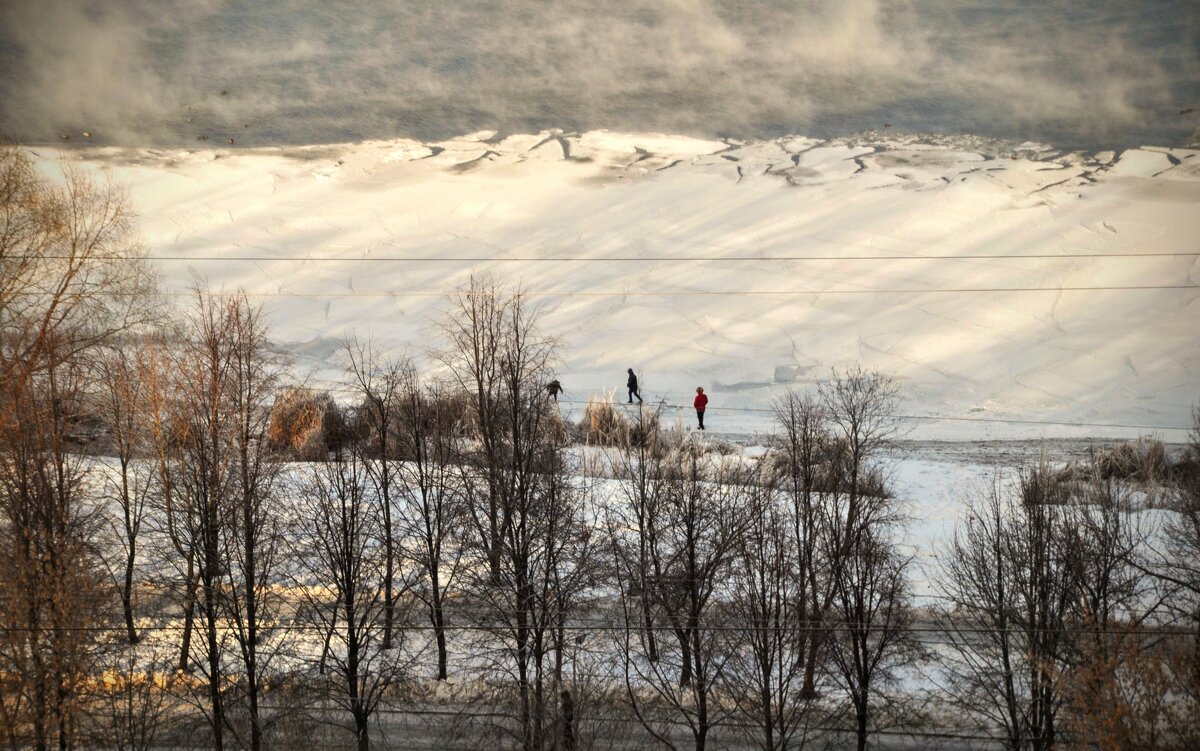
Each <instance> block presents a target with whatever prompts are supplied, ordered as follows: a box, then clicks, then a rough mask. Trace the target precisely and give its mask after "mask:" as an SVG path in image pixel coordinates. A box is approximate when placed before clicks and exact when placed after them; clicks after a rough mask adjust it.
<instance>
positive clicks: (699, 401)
mask: <svg viewBox="0 0 1200 751" xmlns="http://www.w3.org/2000/svg"><path fill="white" fill-rule="evenodd" d="M692 406H694V407H695V408H696V419H697V420H699V421H700V429H701V430H704V409H705V408H706V407H707V406H708V397H707V396H705V395H704V388H703V387H702V386H697V387H696V398H695V400H694V401H692Z"/></svg>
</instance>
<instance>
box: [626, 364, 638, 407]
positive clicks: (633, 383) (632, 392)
mask: <svg viewBox="0 0 1200 751" xmlns="http://www.w3.org/2000/svg"><path fill="white" fill-rule="evenodd" d="M625 385H626V386H628V387H629V403H630V404H633V397H635V396H636V397H637V400H638V404H641V403H642V392H641V391H639V390H638V382H637V376H636V375H634V373H633V368H630V369H629V378H628V379H627V380H626V381H625Z"/></svg>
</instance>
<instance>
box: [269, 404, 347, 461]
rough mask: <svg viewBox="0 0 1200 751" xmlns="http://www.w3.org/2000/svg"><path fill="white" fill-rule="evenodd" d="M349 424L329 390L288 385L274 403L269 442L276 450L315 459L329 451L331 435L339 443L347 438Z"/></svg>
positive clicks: (298, 456) (306, 458)
mask: <svg viewBox="0 0 1200 751" xmlns="http://www.w3.org/2000/svg"><path fill="white" fill-rule="evenodd" d="M346 425H347V421H346V420H345V419H344V417H343V416H342V415H341V412H340V411H339V410H338V407H337V404H335V403H334V401H333V398H332V397H330V396H329V394H328V393H326V392H323V391H314V390H313V389H306V388H288V389H284V390H283V392H282V393H280V395H279V397H278V398H277V399H276V400H275V403H274V404H273V405H272V406H271V420H270V424H269V425H268V427H267V441H268V445H269V446H270V447H271V449H272V450H273V451H280V452H283V453H286V454H290V455H291V456H292V457H293V458H295V459H299V460H302V461H312V460H315V459H321V458H323V457H324V456H325V455H326V454H327V453H328V452H329V450H330V443H331V441H330V438H331V437H333V438H334V441H333V443H335V444H337V443H338V442H340V441H342V440H344V438H345V435H344V434H345V433H346V430H345V428H346ZM331 434H332V436H331Z"/></svg>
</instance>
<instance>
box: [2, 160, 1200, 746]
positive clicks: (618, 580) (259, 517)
mask: <svg viewBox="0 0 1200 751" xmlns="http://www.w3.org/2000/svg"><path fill="white" fill-rule="evenodd" d="M0 202H2V212H3V213H2V215H0V347H2V348H3V358H2V363H3V364H2V366H0V368H2V370H0V740H2V742H3V743H4V744H5V745H6V746H7V747H9V748H13V749H18V748H37V749H49V748H59V749H70V748H83V747H104V748H119V749H150V748H159V747H168V746H179V745H186V744H188V743H194V744H198V745H202V746H203V747H211V748H214V749H224V748H249V749H255V750H256V751H257V749H262V748H278V747H317V746H321V747H325V746H330V747H333V746H346V747H349V746H353V747H355V748H358V749H367V748H369V747H370V746H371V745H372V743H374V744H375V745H380V744H381V743H383V744H385V745H386V744H389V743H390V744H391V745H393V746H397V747H403V745H404V732H405V731H404V729H403V727H398V726H397V723H391V722H389V720H388V717H389V716H390V715H389V714H388V713H389V712H390V711H392V710H395V709H397V708H400V709H403V708H410V709H412V710H413V711H419V710H422V709H429V708H441V709H444V710H445V711H448V712H449V713H450V714H451V715H452V716H454V717H456V718H458V719H459V720H461V721H460V722H455V723H452V725H453V727H451V728H450V729H449V730H446V731H445V732H446V733H448V735H446V736H445V738H444V740H447V742H448V741H449V740H454V739H457V740H462V741H464V742H469V741H470V739H476V742H477V739H479V738H488V739H489V740H490V741H491V742H492V743H493V744H498V745H503V746H509V747H514V748H522V749H529V750H533V749H537V750H539V751H540V750H541V749H582V748H589V747H597V748H599V747H612V746H618V745H622V744H624V745H625V746H627V747H643V746H648V745H656V746H662V747H665V748H672V749H677V748H694V749H697V750H698V751H700V750H702V749H705V748H708V747H710V746H714V745H717V744H721V745H722V746H730V745H737V744H741V745H742V746H743V747H756V748H763V749H787V748H793V749H795V748H817V747H822V748H823V747H825V746H826V745H829V744H830V743H832V742H837V743H847V744H850V743H852V744H854V745H855V746H856V747H857V748H859V749H864V748H867V747H868V746H870V745H872V744H874V743H876V742H877V741H878V739H879V738H880V737H881V735H880V733H881V732H884V731H886V730H887V729H888V728H911V727H915V726H918V725H921V723H924V725H923V726H924V727H931V728H939V727H946V726H947V723H949V721H950V720H949V719H948V718H950V717H951V716H961V717H966V718H969V720H970V722H969V724H968V725H966V726H964V727H969V728H973V729H975V730H977V731H979V732H982V733H985V734H987V735H990V736H994V737H995V738H996V739H997V743H998V744H999V745H1002V746H1004V747H1005V748H1010V749H1014V750H1016V749H1051V748H1058V747H1084V746H1086V747H1089V748H1106V749H1107V748H1113V749H1116V748H1130V747H1139V748H1143V747H1144V748H1186V747H1189V746H1190V745H1193V744H1195V743H1196V742H1197V741H1200V729H1198V728H1197V721H1196V719H1195V718H1196V716H1197V712H1198V710H1200V567H1198V566H1197V561H1198V560H1200V435H1198V436H1197V437H1196V438H1195V439H1194V440H1193V442H1192V444H1191V445H1190V447H1189V448H1188V449H1187V451H1186V452H1185V453H1184V455H1183V456H1182V457H1180V458H1179V459H1178V460H1175V461H1174V462H1173V463H1172V462H1171V461H1168V462H1167V464H1166V470H1164V472H1163V473H1160V474H1163V476H1162V477H1159V478H1157V479H1159V480H1161V482H1159V483H1157V484H1156V485H1155V487H1156V488H1157V490H1156V491H1155V492H1157V493H1158V498H1157V505H1158V506H1160V507H1161V508H1162V509H1163V510H1162V511H1161V512H1158V513H1156V515H1153V516H1149V515H1147V514H1144V513H1135V510H1137V509H1140V508H1142V507H1144V506H1146V505H1147V498H1146V497H1145V494H1146V492H1147V490H1146V489H1147V488H1148V487H1149V485H1148V484H1147V483H1146V482H1144V481H1137V479H1136V478H1134V479H1131V475H1130V473H1128V472H1125V473H1122V472H1112V471H1108V470H1107V469H1106V467H1109V466H1110V465H1106V464H1104V463H1103V462H1100V461H1096V462H1090V463H1086V464H1085V466H1082V467H1075V468H1073V469H1071V470H1069V471H1068V470H1064V469H1063V468H1061V467H1058V466H1055V465H1051V464H1050V463H1049V462H1047V461H1043V462H1039V463H1036V464H1035V465H1033V466H1029V467H1024V468H1022V469H1021V471H1020V472H1019V473H1018V474H1017V475H1016V477H1015V479H1014V480H1012V481H1005V480H1003V479H1000V478H998V479H997V481H996V483H995V484H994V486H992V487H991V488H988V489H986V490H985V491H983V492H981V493H977V494H974V495H969V494H968V495H966V496H965V498H964V506H963V514H962V517H961V519H960V522H959V524H958V525H957V527H956V532H955V534H954V536H953V538H952V539H951V540H948V541H946V544H945V545H944V549H943V550H941V551H940V552H939V559H938V560H939V566H938V570H937V571H935V572H924V575H926V576H927V577H928V578H929V580H930V581H931V583H932V586H933V587H934V588H935V589H936V590H937V592H936V597H932V598H928V599H930V600H931V601H933V602H936V603H938V604H937V605H924V604H918V602H917V599H916V597H915V595H914V582H915V581H916V579H917V577H918V576H920V575H922V572H920V571H918V570H917V566H916V564H915V562H914V557H915V554H914V549H913V545H912V544H911V543H910V542H909V541H908V540H907V539H906V537H905V531H904V530H905V521H906V514H908V513H910V512H911V511H913V509H909V508H906V507H905V506H904V505H903V504H901V503H900V502H899V501H898V500H897V499H896V498H894V497H893V495H892V493H891V491H890V487H889V486H890V481H889V474H888V464H887V461H886V457H887V450H888V448H889V446H890V445H891V444H892V443H893V442H894V441H895V440H896V439H897V438H898V437H899V436H900V435H901V427H900V421H899V419H898V404H899V399H900V393H899V386H898V384H897V383H896V382H895V381H894V380H893V379H891V378H889V377H888V376H886V375H884V374H881V373H878V372H873V371H867V370H864V369H862V368H850V369H848V370H843V371H833V372H832V373H831V374H830V376H829V377H828V378H827V379H826V380H825V381H823V382H821V383H819V384H817V385H815V386H814V387H813V388H811V389H809V390H806V391H800V390H793V391H788V392H786V393H784V394H783V395H782V396H781V397H780V398H779V399H777V400H776V402H775V404H774V431H773V433H772V434H771V435H770V436H767V437H766V438H765V441H764V442H765V443H766V445H767V450H766V451H765V452H764V453H762V454H761V455H755V456H749V455H747V454H746V453H745V452H741V451H737V450H732V449H731V448H729V447H724V446H722V444H720V442H718V441H698V440H695V439H694V438H691V437H689V436H688V435H687V434H685V433H683V432H682V431H680V430H678V429H676V428H673V427H672V426H670V425H669V424H667V422H666V421H665V420H663V419H662V418H661V415H660V414H659V410H658V409H657V408H655V407H654V406H652V405H646V406H644V407H640V408H638V409H637V410H636V411H632V412H630V413H623V412H618V411H616V410H614V408H613V406H612V405H611V403H605V402H604V401H603V400H600V401H597V402H596V403H594V404H592V405H589V409H588V412H587V414H585V416H584V420H583V422H582V423H581V424H580V425H572V424H570V423H568V422H567V421H566V420H565V419H564V418H563V416H562V414H561V413H560V412H559V410H558V408H557V405H556V404H555V403H554V402H553V401H551V400H549V399H547V398H546V393H545V390H544V385H545V384H546V383H548V382H550V381H551V380H552V379H553V378H554V375H555V366H556V363H557V358H558V355H559V345H558V343H557V342H556V341H555V340H554V339H553V338H552V337H550V336H547V335H546V334H545V333H544V331H543V330H542V327H541V325H540V317H539V311H538V310H537V308H536V307H534V306H532V305H531V304H530V302H529V300H528V298H526V297H525V296H524V295H523V294H522V293H521V291H520V289H519V288H511V287H508V286H506V285H504V284H502V283H500V282H498V281H497V280H495V279H491V278H483V277H474V278H472V279H471V280H470V281H469V282H467V283H466V284H464V285H463V286H462V287H460V288H458V289H457V290H455V291H454V292H453V293H451V294H450V295H449V296H448V309H447V312H446V313H445V315H444V317H443V319H442V321H441V324H440V332H439V334H440V343H439V345H437V348H436V349H434V350H432V351H431V353H430V355H431V356H430V357H429V358H426V360H425V361H424V362H421V363H418V361H416V360H414V359H407V358H395V357H391V356H389V355H388V354H387V353H382V352H379V351H378V350H377V349H376V348H375V347H374V346H373V345H372V344H371V343H370V342H369V341H362V340H358V339H355V338H350V339H348V340H347V341H346V342H345V346H344V348H343V352H342V359H343V361H344V364H345V367H346V381H347V384H348V389H349V391H348V393H349V398H344V399H341V400H337V399H334V398H332V397H330V396H329V395H328V394H323V393H321V392H319V391H317V390H312V389H306V388H303V387H302V385H297V384H295V383H293V382H292V380H291V377H290V375H289V373H290V370H289V367H288V366H289V363H288V362H287V360H286V358H285V357H283V356H282V355H280V354H279V353H278V351H277V350H276V349H275V348H274V347H273V346H272V344H271V341H270V332H269V330H268V327H267V325H266V323H265V319H264V316H263V312H262V310H261V309H260V308H259V307H257V306H255V305H252V304H251V303H250V302H249V300H248V298H247V297H246V296H245V295H242V294H215V293H210V292H207V291H197V292H196V294H195V295H194V298H193V299H192V300H190V301H189V303H188V304H187V305H186V306H184V307H183V308H182V310H179V309H175V308H172V307H171V306H168V305H166V304H164V303H163V302H162V297H161V296H160V295H159V294H158V293H157V284H156V280H155V278H154V275H153V273H152V270H151V267H150V265H149V264H148V262H147V261H146V260H145V259H144V258H142V256H141V254H140V252H139V249H138V248H137V246H136V243H135V242H134V235H133V226H132V217H131V214H130V211H129V209H128V203H127V199H126V198H125V196H124V195H123V193H122V192H121V190H120V189H119V188H116V187H114V186H111V185H103V184H99V183H97V182H95V181H94V180H92V179H90V178H89V177H87V176H86V175H84V174H82V173H79V172H75V171H72V170H70V169H67V170H66V171H65V173H64V176H63V178H62V179H61V180H54V179H51V178H48V177H46V176H44V175H41V174H39V173H38V171H37V170H36V169H35V168H34V165H33V163H32V162H31V160H30V159H29V157H28V156H27V155H26V154H25V153H24V152H22V151H20V150H19V149H17V148H14V147H8V148H5V149H3V150H0ZM626 414H628V415H631V416H626ZM1143 480H1144V478H1143ZM915 671H921V672H922V673H924V674H926V675H927V676H929V677H928V679H927V680H926V681H925V683H924V684H922V685H923V686H924V688H922V689H920V690H915V689H913V688H912V687H911V686H908V685H906V684H905V680H906V679H908V680H911V678H912V676H913V675H914V674H915ZM931 686H932V687H933V688H930V687H931ZM922 691H923V692H925V693H926V694H930V695H928V696H921V695H920V694H921V692H922Z"/></svg>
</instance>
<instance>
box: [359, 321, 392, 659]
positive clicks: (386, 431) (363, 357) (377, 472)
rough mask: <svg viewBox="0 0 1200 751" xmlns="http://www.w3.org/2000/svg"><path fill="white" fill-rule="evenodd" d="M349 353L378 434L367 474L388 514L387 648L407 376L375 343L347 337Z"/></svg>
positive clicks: (386, 645)
mask: <svg viewBox="0 0 1200 751" xmlns="http://www.w3.org/2000/svg"><path fill="white" fill-rule="evenodd" d="M346 353H347V355H348V357H349V361H350V373H351V375H352V377H353V380H354V389H355V390H356V391H357V392H358V396H359V397H361V399H362V410H363V413H364V414H365V415H366V417H367V424H368V426H369V429H370V433H371V435H372V436H373V437H374V445H373V446H372V447H371V448H372V457H373V458H374V461H372V462H369V463H368V464H367V472H368V474H369V476H370V478H371V482H372V484H373V485H374V486H375V492H376V495H377V496H378V498H379V504H380V509H381V511H382V512H383V546H384V562H383V565H384V574H383V609H384V622H383V643H384V648H385V649H391V646H392V627H393V621H394V619H395V612H396V592H395V586H394V585H395V579H396V568H397V560H396V549H397V541H396V533H395V530H394V529H393V526H394V522H393V519H392V515H393V509H394V508H395V503H396V500H395V495H396V493H397V491H398V488H397V487H396V485H397V477H396V475H397V472H398V469H397V462H396V459H397V455H398V447H397V446H396V445H395V442H396V436H395V433H396V432H397V430H398V429H399V428H400V425H399V424H398V422H397V420H398V415H397V410H398V409H399V407H400V405H399V401H400V389H401V387H402V383H403V380H404V371H405V364H404V363H402V362H398V361H395V360H389V359H385V358H383V357H381V356H380V355H379V354H378V353H377V352H375V350H374V349H373V347H372V346H371V344H370V342H366V343H363V342H360V341H359V340H357V339H353V338H352V339H349V340H347V341H346Z"/></svg>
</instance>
